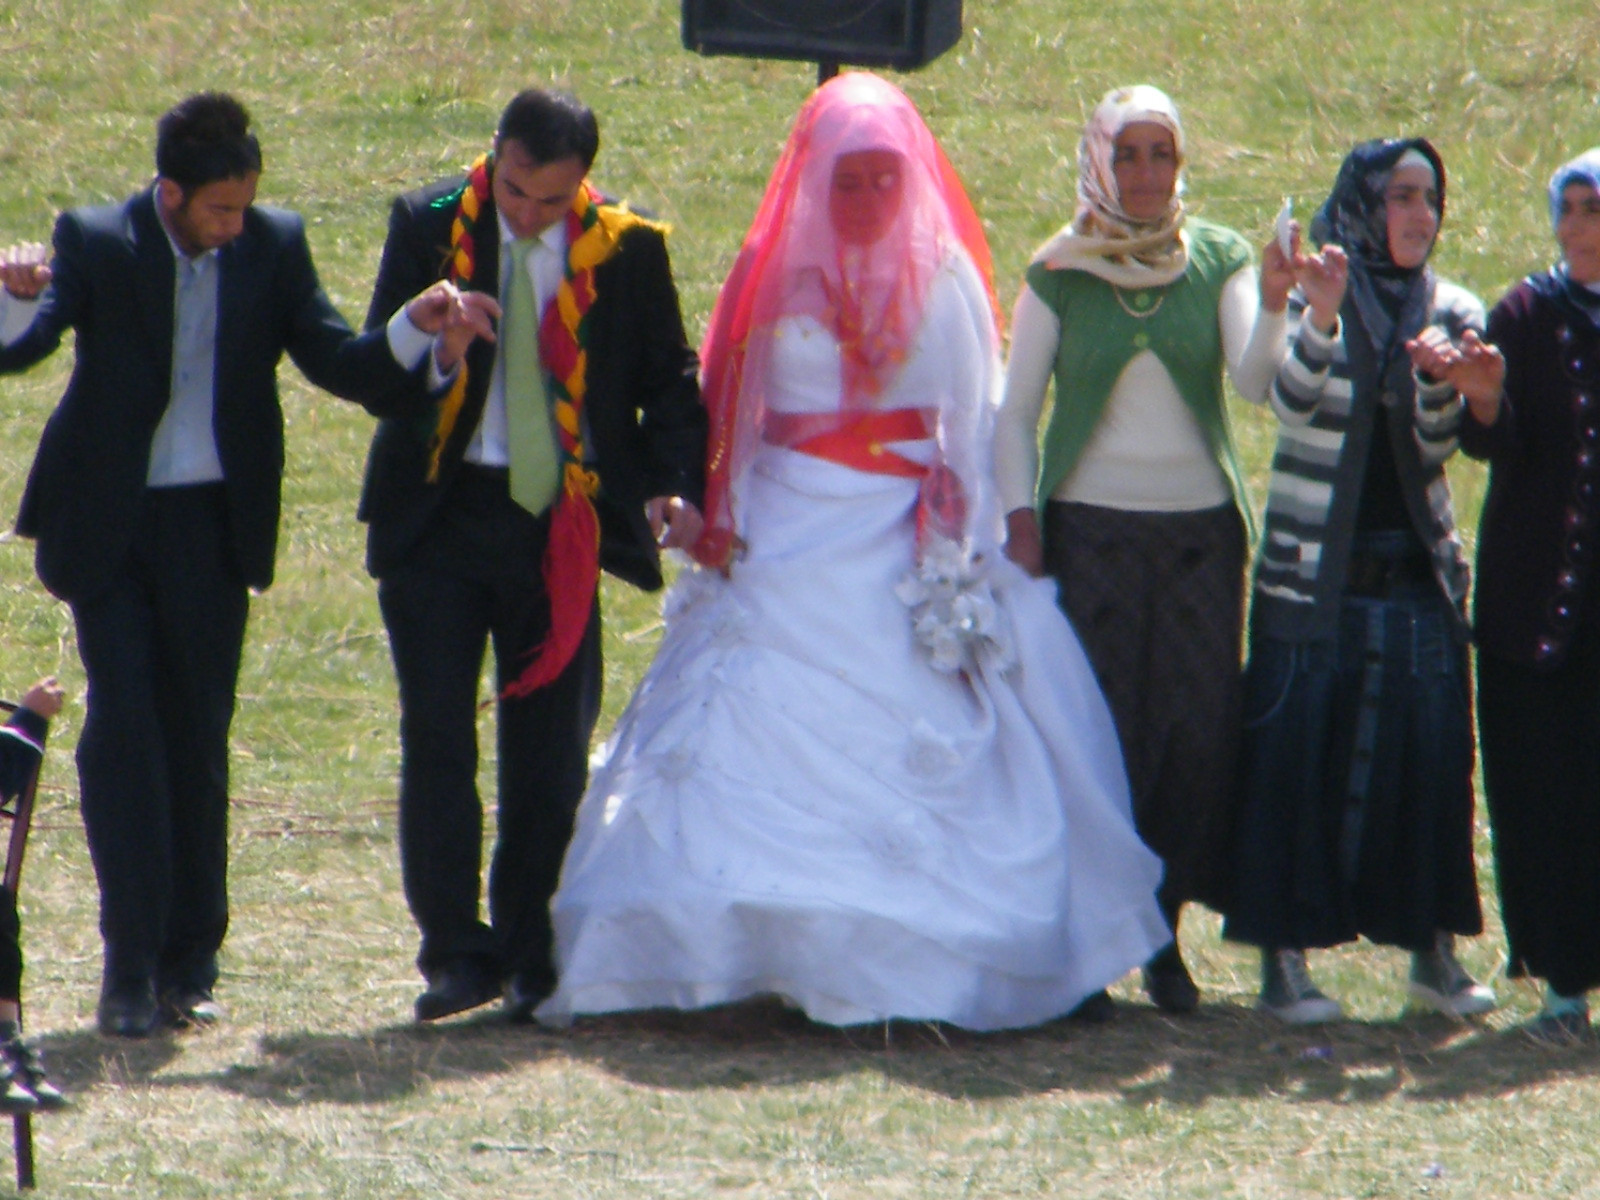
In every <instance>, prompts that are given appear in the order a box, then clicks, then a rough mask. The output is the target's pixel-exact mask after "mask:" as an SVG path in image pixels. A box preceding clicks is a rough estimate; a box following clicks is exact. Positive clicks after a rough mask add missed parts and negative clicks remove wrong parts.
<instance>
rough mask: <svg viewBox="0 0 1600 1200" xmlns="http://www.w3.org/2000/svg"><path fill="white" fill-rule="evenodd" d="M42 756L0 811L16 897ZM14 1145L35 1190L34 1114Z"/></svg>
mask: <svg viewBox="0 0 1600 1200" xmlns="http://www.w3.org/2000/svg"><path fill="white" fill-rule="evenodd" d="M16 710H17V706H16V705H15V704H12V703H11V702H10V701H7V700H0V712H15V711H16ZM43 765H44V758H43V756H41V757H40V759H39V762H38V763H37V764H36V765H35V766H34V768H33V770H32V771H30V772H29V773H28V782H27V783H26V784H25V785H23V788H22V790H21V791H19V792H18V793H17V801H16V804H15V805H14V806H11V807H4V808H0V816H5V817H9V818H11V836H10V838H8V839H7V841H6V861H5V871H4V873H3V875H0V880H3V882H4V883H5V886H6V887H7V888H9V889H10V890H11V894H12V895H13V896H15V895H17V885H18V884H20V883H21V882H22V855H23V852H24V851H25V850H26V849H27V848H28V830H29V829H30V828H31V827H32V825H33V801H34V796H35V795H36V794H37V793H38V790H39V768H40V767H42V766H43ZM11 1129H12V1136H11V1141H12V1145H13V1146H14V1147H15V1152H16V1158H17V1188H18V1190H20V1191H28V1190H31V1189H32V1188H34V1187H36V1186H37V1184H36V1183H35V1182H34V1177H33V1114H32V1113H17V1114H16V1115H15V1116H13V1117H12V1118H11Z"/></svg>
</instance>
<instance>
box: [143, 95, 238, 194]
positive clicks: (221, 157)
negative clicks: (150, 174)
mask: <svg viewBox="0 0 1600 1200" xmlns="http://www.w3.org/2000/svg"><path fill="white" fill-rule="evenodd" d="M260 171H261V144H260V143H259V142H257V141H256V136H255V134H253V133H251V132H250V114H249V113H248V112H246V111H245V107H244V105H242V104H240V103H239V102H238V101H237V100H235V99H234V98H233V97H232V96H230V95H228V94H227V93H226V92H200V93H198V94H197V95H194V96H190V97H188V98H187V99H184V100H180V101H179V102H178V103H177V104H175V105H173V106H172V108H170V109H169V110H167V112H166V113H165V114H163V115H162V117H161V119H160V120H159V121H157V122H156V173H157V174H158V175H160V176H161V177H162V178H163V179H170V180H172V182H173V183H175V184H177V185H178V186H179V187H180V188H182V189H183V192H184V195H188V194H189V193H191V192H193V191H194V190H195V189H196V188H201V187H204V186H205V185H206V184H208V183H215V182H216V181H217V180H219V179H243V178H244V177H245V176H246V175H254V174H259V173H260Z"/></svg>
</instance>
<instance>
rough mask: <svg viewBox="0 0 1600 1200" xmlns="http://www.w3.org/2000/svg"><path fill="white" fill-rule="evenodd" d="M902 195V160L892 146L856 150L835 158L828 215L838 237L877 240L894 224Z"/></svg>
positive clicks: (860, 241)
mask: <svg viewBox="0 0 1600 1200" xmlns="http://www.w3.org/2000/svg"><path fill="white" fill-rule="evenodd" d="M903 198H904V179H903V175H902V164H901V162H900V156H899V155H898V154H896V153H895V152H894V151H893V150H855V151H851V152H850V153H849V154H841V155H840V156H839V157H838V158H837V159H835V160H834V163H833V182H832V184H831V186H830V187H829V190H828V218H829V220H830V221H831V222H832V224H833V231H834V232H835V233H836V234H838V235H839V240H840V241H843V242H846V243H849V244H850V245H855V246H869V245H871V244H872V243H873V242H875V241H877V240H878V239H879V238H881V237H882V236H883V235H884V234H885V233H887V232H888V231H889V227H890V226H891V225H893V224H894V219H895V217H896V216H898V215H899V213H900V205H901V202H902V200H903Z"/></svg>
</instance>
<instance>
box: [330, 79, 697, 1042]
mask: <svg viewBox="0 0 1600 1200" xmlns="http://www.w3.org/2000/svg"><path fill="white" fill-rule="evenodd" d="M599 136H600V135H599V129H598V126H597V124H596V121H595V117H594V114H593V113H592V112H591V111H590V110H589V109H588V108H587V107H586V106H584V105H583V104H581V103H580V102H579V101H577V100H576V99H574V98H573V97H571V96H568V95H564V94H561V93H554V92H546V91H541V90H537V89H529V90H528V91H525V92H522V93H520V94H519V95H517V96H516V97H515V98H513V99H512V101H511V103H510V104H509V105H507V107H506V109H505V111H504V113H502V115H501V118H500V124H499V128H498V129H497V131H496V136H495V142H494V153H493V154H492V155H490V156H489V157H488V158H487V159H486V160H483V161H480V162H479V163H478V164H475V166H474V168H473V170H472V171H471V172H469V174H468V175H467V176H466V177H465V178H463V177H462V176H459V175H458V176H456V177H454V178H452V179H447V180H444V181H442V182H440V183H436V184H434V185H433V186H431V187H427V188H423V189H421V190H420V191H416V192H412V193H409V194H407V195H404V196H401V197H400V198H399V199H398V200H396V201H395V205H394V210H393V213H392V216H391V219H390V223H389V236H388V240H387V242H386V243H385V245H384V251H383V263H382V266H381V267H380V268H379V272H378V281H377V285H376V288H375V290H374V293H373V298H372V307H371V309H370V311H369V313H368V318H367V323H368V327H369V328H372V329H376V328H379V327H380V326H382V325H383V324H384V323H385V322H390V323H392V314H393V313H394V312H395V310H396V308H397V307H398V305H399V304H400V303H401V301H402V300H403V299H404V298H405V297H406V296H408V295H410V294H411V293H412V292H413V291H416V290H418V289H420V288H423V287H426V286H427V285H428V284H429V283H431V282H433V281H434V280H437V279H441V278H451V279H455V280H457V281H459V282H460V283H461V286H462V287H463V288H471V289H473V291H474V292H476V293H483V294H487V295H488V296H493V297H496V298H498V300H499V302H500V304H501V305H502V306H503V308H504V310H505V314H504V317H503V318H502V320H501V323H500V328H499V340H498V342H497V343H496V344H494V345H490V344H488V342H486V341H478V342H475V343H474V344H473V345H472V347H471V348H470V349H469V350H468V352H467V355H466V360H465V376H464V378H462V377H460V376H456V377H454V378H453V382H454V383H455V384H456V385H457V386H455V387H454V388H453V389H452V391H451V393H450V394H449V395H448V396H447V398H446V399H445V401H444V402H442V403H441V405H440V408H439V412H438V414H437V417H436V419H435V420H434V421H433V422H432V423H431V424H430V423H419V422H414V421H395V420H385V421H383V422H381V423H380V424H379V427H378V431H377V434H376V436H375V437H374V439H373V443H372V451H371V454H370V456H369V458H368V461H367V478H366V486H365V489H364V491H363V494H362V498H361V511H360V516H361V519H362V520H364V521H366V522H367V523H368V525H369V535H368V541H367V562H368V567H369V569H370V570H371V571H372V573H373V575H375V576H376V577H377V579H378V600H379V603H380V604H381V606H382V609H383V619H384V624H385V626H386V627H387V629H388V631H389V642H390V649H391V651H392V653H393V655H394V663H395V673H396V675H397V676H398V678H399V683H400V703H401V717H400V741H401V752H402V767H401V782H400V857H401V865H402V868H403V871H404V878H405V888H406V899H407V901H408V902H409V904H410V906H411V911H412V914H413V916H414V917H415V918H416V921H417V924H418V926H419V927H420V928H421V932H422V947H421V952H420V954H419V956H418V966H419V967H420V969H421V971H422V973H423V975H424V977H425V978H426V979H427V981H428V987H427V989H426V990H425V991H423V992H422V994H421V995H420V996H419V997H418V998H417V1002H416V1016H417V1019H418V1020H423V1021H428V1020H434V1019H437V1018H439V1017H443V1016H448V1015H450V1014H451V1013H455V1012H460V1011H463V1010H465V1009H469V1008H474V1007H477V1006H478V1005H480V1004H484V1003H486V1002H488V1001H489V1000H491V999H493V998H495V997H497V996H500V995H502V992H503V995H504V1000H505V1009H506V1012H507V1015H508V1016H510V1017H511V1018H513V1019H526V1018H527V1017H529V1016H530V1015H531V1014H532V1012H533V1009H534V1007H535V1006H536V1005H537V1004H538V1002H539V1001H540V1000H541V999H543V998H544V996H545V995H546V994H547V993H548V992H549V991H550V990H551V988H552V987H553V985H554V982H555V974H554V966H553V963H552V946H551V928H550V915H549V901H550V896H551V894H552V892H553V891H554V890H555V886H556V878H557V874H558V872H559V871H560V867H561V858H562V854H563V852H564V851H565V849H566V846H567V841H568V839H569V838H570V836H571V833H572V819H573V812H574V809H575V808H576V806H577V802H578V799H579V797H580V796H581V795H582V794H583V788H584V781H585V777H586V769H587V765H588V755H589V738H590V735H591V733H592V732H593V730H594V725H595V721H596V718H597V716H598V714H599V703H600V628H599V626H600V620H599V604H598V600H597V592H596V582H597V581H596V580H595V578H594V577H593V568H592V564H590V565H585V566H579V565H575V559H576V558H577V556H575V555H572V556H569V555H566V554H565V553H564V552H562V551H559V550H558V551H553V552H552V553H551V554H549V555H547V549H549V547H550V546H551V545H552V544H555V545H558V546H559V545H565V544H569V543H566V542H565V541H564V540H563V538H562V536H561V532H562V528H563V524H562V523H563V521H564V520H565V518H566V517H568V516H570V515H571V513H570V512H565V513H564V512H562V511H561V506H562V505H564V504H568V503H572V504H575V505H577V504H579V501H578V499H577V498H576V497H568V498H563V495H564V490H565V488H567V487H568V486H570V485H571V481H573V480H574V479H576V480H579V481H582V480H587V481H588V483H589V486H591V487H592V486H593V484H594V483H595V481H596V480H597V482H598V492H597V493H596V494H595V495H594V496H593V507H594V510H595V514H596V515H597V516H598V520H599V529H600V565H601V566H603V567H604V568H605V569H606V570H608V571H610V572H611V573H612V574H614V575H617V576H619V577H620V578H623V579H625V580H627V581H628V582H630V583H633V584H635V585H637V586H640V587H644V588H650V589H653V588H658V587H660V586H661V582H662V579H661V567H660V562H659V558H658V554H657V546H658V539H659V544H660V545H665V546H687V545H689V544H690V543H692V542H693V541H694V540H695V537H696V536H697V535H698V532H699V529H700V523H701V522H700V514H699V511H698V508H697V505H698V504H699V503H700V500H701V491H702V487H703V484H702V478H703V459H704V456H705V437H706V416H705V410H704V409H703V408H702V406H701V404H700V392H699V387H698V384H697V383H696V369H697V362H696V357H695V354H694V351H693V350H692V349H690V347H689V344H688V341H687V339H686V337H685V335H684V329H683V319H682V317H681V315H680V313H679V309H678V295H677V291H676V289H675V288H674V285H673V280H672V271H671V267H670V266H669V265H668V259H667V249H666V243H665V240H664V236H663V235H664V230H663V229H662V228H661V227H660V226H659V225H656V224H655V223H654V222H650V221H645V220H642V219H640V218H638V217H637V216H635V215H634V214H632V213H630V212H628V211H627V210H626V209H624V208H622V207H620V206H618V205H615V204H613V203H611V202H610V201H609V200H607V199H605V198H604V197H602V196H599V194H598V193H595V192H593V191H592V189H590V188H589V185H588V183H587V180H586V176H587V174H588V171H589V167H590V165H591V164H592V163H593V161H594V157H595V152H596V150H597V148H598V146H599ZM585 306H587V307H585ZM580 309H581V310H582V311H584V313H585V314H586V315H584V316H583V317H582V320H581V322H579V321H576V314H577V312H578V311H579V310H580ZM564 315H565V316H566V317H571V318H573V322H572V325H571V326H570V327H568V328H566V329H565V330H564V329H563V328H560V327H558V326H560V325H562V323H563V318H564ZM574 334H575V337H574V336H572V335H574ZM575 350H581V351H582V354H581V358H580V357H579V356H577V355H575V354H574V353H573V352H574V351H575ZM421 353H422V351H419V354H421ZM580 362H581V364H582V365H581V366H578V367H576V369H574V368H575V364H578V363H580ZM434 375H435V380H436V383H438V384H439V385H440V386H441V387H442V386H443V385H444V383H445V382H446V380H445V379H444V378H443V373H442V372H438V371H437V370H435V372H434ZM573 390H576V391H577V392H579V393H581V395H582V401H581V408H575V407H572V406H568V407H563V405H564V402H565V401H566V400H568V399H570V394H571V392H572V391H573ZM563 431H565V434H563ZM580 507H581V505H580ZM553 529H554V531H555V532H554V534H553V533H552V530H553ZM580 540H581V539H580ZM589 546H590V549H589V551H588V553H590V554H592V546H593V542H592V539H589ZM562 611H564V612H565V614H566V616H565V618H560V617H558V616H557V615H553V614H557V613H559V612H562ZM574 611H575V612H576V614H577V616H576V619H575V620H573V619H572V614H573V613H574ZM563 620H567V621H570V622H571V624H570V625H565V626H563V628H566V629H568V630H569V631H571V632H572V633H573V635H574V640H575V641H576V650H575V652H574V653H572V655H571V657H570V658H569V659H566V660H565V665H564V667H563V669H560V670H559V672H558V673H556V674H555V675H554V676H553V677H552V678H548V679H547V680H546V681H545V682H543V683H542V684H540V685H539V686H537V687H533V688H531V689H530V690H529V691H528V693H527V694H525V695H520V696H516V697H512V696H509V695H505V694H502V696H501V699H500V702H499V705H498V710H497V717H498V719H497V725H498V733H499V737H498V744H499V756H498V759H499V762H498V765H499V798H498V799H499V803H498V817H499V821H498V841H497V844H496V846H495V850H494V855H493V860H492V862H491V865H490V872H489V896H488V899H489V920H488V922H485V921H484V920H483V919H482V918H481V917H480V915H479V890H480V878H481V856H482V845H483V838H482V822H483V809H482V804H481V803H480V801H479V797H478V791H477V763H478V745H477V709H478V701H479V676H480V673H481V671H482V669H483V660H484V653H485V647H486V645H487V644H489V643H491V642H492V644H493V647H494V656H495V665H496V670H495V676H494V678H495V683H496V685H497V690H498V689H503V688H505V687H506V686H507V685H508V684H510V683H512V682H513V681H515V680H517V679H519V677H521V676H522V674H523V672H524V671H525V670H527V669H528V668H529V664H530V661H531V660H532V659H533V658H534V657H536V656H535V654H534V652H535V651H536V649H537V648H538V647H540V646H542V645H544V644H545V643H546V639H547V638H549V639H550V642H551V643H552V644H556V643H560V642H561V638H560V636H559V631H557V632H554V633H553V632H552V630H553V628H554V627H555V626H558V625H562V621H563ZM540 661H543V660H540ZM551 670H554V667H552V668H551Z"/></svg>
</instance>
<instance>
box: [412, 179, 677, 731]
mask: <svg viewBox="0 0 1600 1200" xmlns="http://www.w3.org/2000/svg"><path fill="white" fill-rule="evenodd" d="M493 170H494V162H493V158H492V156H490V155H487V154H485V155H482V156H480V157H479V158H478V160H477V161H476V162H474V163H473V164H472V168H471V170H470V171H468V173H467V181H466V183H465V184H464V185H463V187H462V190H461V194H460V200H459V203H458V205H457V208H456V215H455V220H454V221H453V222H452V224H451V227H450V260H449V264H448V274H449V277H450V279H451V280H452V281H453V282H454V283H455V284H456V285H457V286H459V287H467V286H469V285H470V284H471V282H472V277H473V274H474V272H475V269H476V266H477V238H476V236H475V235H476V231H477V227H478V222H479V220H480V219H481V217H482V214H483V212H484V209H485V207H486V206H487V203H488V201H489V197H490V194H491V180H492V173H493ZM565 220H566V231H567V262H566V269H565V271H564V272H563V275H562V280H561V286H560V287H559V288H558V289H557V290H556V294H555V298H554V299H553V300H552V301H551V302H550V303H549V304H548V305H546V306H545V311H544V313H543V315H542V316H541V318H540V321H539V357H540V359H541V361H542V362H543V365H544V367H545V370H547V371H548V372H549V373H550V401H551V404H552V406H553V407H554V411H555V419H556V431H557V440H558V442H559V443H560V450H561V464H562V466H561V474H562V487H561V493H560V495H558V496H557V497H556V501H555V504H554V505H553V507H552V509H551V513H550V537H549V541H548V542H547V544H546V546H545V554H544V564H543V570H544V582H545V590H546V594H547V595H549V597H550V628H549V632H548V633H547V634H546V635H545V639H544V641H543V642H541V643H540V644H539V645H538V646H536V647H534V648H533V649H532V650H531V651H530V652H529V658H530V661H529V663H528V665H527V667H525V668H524V669H523V672H522V674H521V675H519V676H518V677H517V678H516V679H514V680H512V681H511V682H510V683H509V684H507V685H506V686H505V688H504V689H503V690H502V691H501V693H500V698H501V699H502V700H505V699H513V698H515V697H518V696H526V695H528V694H529V693H530V692H533V691H535V690H537V689H539V688H541V687H544V686H545V685H546V684H548V683H551V682H553V681H554V680H555V678H556V677H557V676H558V675H560V674H561V672H562V671H563V670H565V669H566V666H567V664H568V663H569V662H571V661H572V656H573V655H574V654H575V653H576V652H577V649H578V645H579V644H580V643H581V642H582V641H583V634H584V630H585V629H586V628H588V624H589V613H590V609H591V607H592V605H593V603H594V589H595V585H596V583H597V582H598V581H599V578H600V520H599V517H598V516H597V515H596V513H595V510H594V496H595V493H596V492H598V491H599V490H600V477H599V476H598V475H596V474H595V473H594V472H593V471H591V470H589V469H588V468H587V467H586V466H585V465H584V449H583V403H584V398H585V394H586V391H587V373H588V364H589V358H588V342H589V331H588V322H587V321H586V319H585V318H586V317H587V316H588V313H589V310H590V309H591V308H592V307H593V306H594V302H595V299H596V298H597V293H596V291H595V268H597V267H598V266H600V264H601V263H603V262H605V261H606V260H607V259H609V258H610V257H611V256H612V255H613V254H615V253H616V252H617V248H618V246H619V245H620V244H621V241H622V238H623V235H624V234H626V233H627V232H628V231H629V230H630V229H632V228H634V227H635V226H650V227H653V228H657V229H660V228H662V227H661V226H659V225H655V223H654V222H650V221H647V220H645V219H644V218H643V217H640V216H638V215H637V214H635V213H632V212H629V211H628V210H627V209H626V208H623V207H620V206H617V205H611V204H602V203H601V196H600V193H599V192H597V191H596V190H595V189H594V187H593V186H592V185H591V184H590V183H589V181H588V180H584V182H583V185H582V186H581V187H580V188H579V189H578V193H577V195H576V196H575V197H574V198H573V202H572V207H571V208H570V209H569V210H568V211H567V215H566V218H565ZM466 389H467V367H466V363H465V362H464V361H463V362H462V364H461V369H460V372H459V373H458V375H457V377H456V379H455V382H454V383H453V384H452V386H451V388H450V390H449V392H448V393H447V394H446V395H445V396H444V398H443V399H442V400H440V402H439V405H438V416H437V420H436V422H435V425H434V430H433V434H432V437H431V439H430V441H429V462H428V480H429V482H437V481H438V477H439V459H440V455H441V454H442V452H443V450H444V446H445V443H446V442H448V441H449V440H450V434H451V432H452V431H453V430H454V428H455V424H456V420H457V418H458V417H459V416H460V414H461V406H462V402H463V401H464V399H465V397H466Z"/></svg>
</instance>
